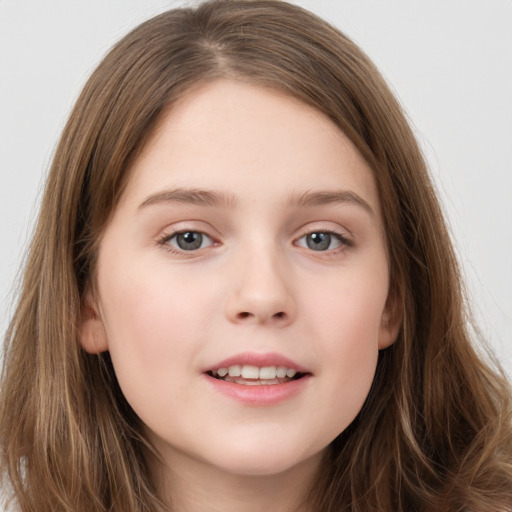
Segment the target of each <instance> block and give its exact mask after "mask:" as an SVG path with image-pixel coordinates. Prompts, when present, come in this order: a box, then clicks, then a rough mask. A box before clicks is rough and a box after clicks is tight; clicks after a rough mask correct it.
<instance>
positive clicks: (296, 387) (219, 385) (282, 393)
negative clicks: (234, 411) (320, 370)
mask: <svg viewBox="0 0 512 512" xmlns="http://www.w3.org/2000/svg"><path fill="white" fill-rule="evenodd" d="M203 377H204V378H205V379H206V380H207V382H208V384H210V385H211V386H212V387H213V388H214V389H215V390H216V391H218V392H219V393H221V394H223V395H224V396H227V397H229V398H233V399H235V400H237V401H239V402H242V403H244V404H247V405H252V406H270V405H275V404H278V403H280V402H284V401H285V400H289V399H291V398H293V397H294V396H296V395H297V394H299V393H300V392H301V391H302V390H303V389H304V388H305V387H306V386H307V385H308V383H309V381H310V380H311V378H312V375H311V374H308V375H304V376H303V377H301V378H300V379H297V380H291V381H289V382H286V383H284V384H273V385H268V384H267V385H265V384H264V385H261V386H246V385H244V384H236V383H235V382H226V381H223V380H219V379H216V378H214V377H211V376H210V375H208V374H207V373H203Z"/></svg>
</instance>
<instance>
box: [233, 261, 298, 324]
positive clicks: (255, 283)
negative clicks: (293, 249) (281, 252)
mask: <svg viewBox="0 0 512 512" xmlns="http://www.w3.org/2000/svg"><path fill="white" fill-rule="evenodd" d="M288 274H289V271H287V269H286V264H285V262H284V261H280V260H279V258H278V256H277V255H276V254H271V255H269V254H268V253H267V254H265V255H262V254H261V253H260V254H256V253H252V254H251V256H247V255H245V256H243V255H242V257H240V258H239V261H238V262H233V264H232V269H231V272H230V273H229V278H230V280H231V282H230V283H229V289H230V292H229V297H228V301H227V305H226V315H227V317H228V319H229V320H230V321H231V322H233V323H239V324H269V325H275V326H278V327H284V326H286V325H289V324H290V323H292V322H293V321H294V319H295V316H296V303H295V300H294V298H293V293H292V290H291V286H290V278H289V277H290V276H289V275H288Z"/></svg>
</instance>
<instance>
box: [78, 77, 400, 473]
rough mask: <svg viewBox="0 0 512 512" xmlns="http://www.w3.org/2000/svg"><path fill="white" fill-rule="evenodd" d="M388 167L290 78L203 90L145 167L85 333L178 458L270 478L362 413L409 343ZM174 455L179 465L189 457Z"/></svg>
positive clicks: (112, 235) (125, 206)
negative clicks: (392, 285)
mask: <svg viewBox="0 0 512 512" xmlns="http://www.w3.org/2000/svg"><path fill="white" fill-rule="evenodd" d="M388 280H389V274H388V260H387V252H386V244H385V236H384V233H383V226H382V218H381V213H380V205H379V198H378V194H377V190H376V185H375V183H374V179H373V176H372V172H371V170H370V168H369V167H368V165H367V164H366V163H365V161H364V160H363V158H362V157H361V155H360V154H359V153H358V152H357V151H356V149H355V148H354V146H353V145H352V144H351V143H350V141H349V140H348V139H347V138H346V137H345V136H344V135H343V133H341V132H340V130H339V129H338V128H337V127H336V126H335V125H334V124H333V123H332V122H331V121H330V120H329V119H328V118H327V117H325V116H324V115H323V114H321V113H319V112H317V111H316V110H314V109H312V108H311V107H309V106H306V105H304V104H302V103H300V102H298V101H297V100H295V99H293V98H291V97H289V96H287V95H285V94H283V93H281V92H278V91H275V90H271V89H265V88H261V87H258V86H254V85H249V84H242V83H239V82H234V81H228V80H223V81H217V82H214V83H211V84H208V85H204V86H201V87H199V88H196V89H193V90H191V91H189V93H188V94H187V95H185V96H184V97H183V98H182V99H181V100H180V101H179V102H178V103H177V104H176V105H174V106H173V108H172V110H170V112H169V113H168V114H167V115H166V117H165V118H163V120H162V122H161V124H160V127H159V129H158V130H157V133H156V134H155V135H154V136H153V138H152V139H151V140H150V142H149V143H148V145H147V146H146V148H145V149H144V151H143V153H142V154H141V156H140V157H139V158H138V160H137V161H136V162H135V164H134V166H133V169H132V172H131V175H130V180H129V183H128V185H127V188H126V190H125V192H124V194H123V196H122V198H121V200H120V202H119V204H118V206H117V207H116V210H115V212H114V215H113V218H112V220H111V222H110V223H109V225H108V226H107V228H106V230H105V232H104V235H103V237H102V240H101V244H100V248H99V255H98V264H97V272H96V282H95V293H94V294H93V293H90V294H89V295H88V296H87V299H86V303H85V307H84V309H85V310H86V314H84V319H83V322H82V326H81V333H80V338H81V342H82V345H83V346H84V348H85V349H86V350H88V351H89V352H100V351H103V350H108V351H109V352H110V354H111V357H112V361H113V365H114V368H115V371H116V375H117V378H118V380H119V384H120V386H121V388H122V391H123V393H124V394H125V396H126V399H127V400H128V402H129V403H130V404H131V406H132V407H133V409H134V410H135V412H136V413H137V414H138V415H139V417H140V418H141V420H142V421H143V423H144V425H145V428H146V430H147V432H148V435H149V437H150V438H151V440H152V441H153V442H154V443H155V445H156V446H157V448H158V449H159V450H160V451H161V453H162V457H163V459H164V460H166V461H173V460H184V459H190V460H194V461H196V462H197V463H199V464H208V465H210V466H215V467H216V468H218V469H219V470H224V471H227V472H230V473H236V474H245V475H269V474H274V473H277V472H281V471H286V470H287V469H290V468H293V467H294V466H297V465H299V464H301V463H304V461H308V460H313V459H314V458H315V457H317V456H319V455H320V454H321V453H322V452H323V451H324V450H325V448H326V447H327V446H328V444H329V443H330V442H331V441H332V440H333V439H334V438H335V437H336V436H337V435H338V434H339V433H341V432H342V431H343V430H344V429H345V428H346V427H347V426H348V425H349V424H350V423H351V421H352V420H353V419H354V417H355V416H356V415H357V413H358V412H359V410H360V409H361V407H362V405H363V402H364V400H365V398H366V396H367V394H368V391H369V389H370V385H371V383H372V379H373V376H374V372H375V367H376V362H377V355H378V351H379V349H381V348H384V347H386V346H388V345H389V344H391V343H392V342H393V341H394V339H395V337H396V330H397V326H396V323H397V322H396V321H394V320H393V317H392V316H393V315H392V314H391V311H392V309H393V308H392V307H391V305H390V303H391V300H390V299H388V288H389V282H388ZM171 463H172V462H171Z"/></svg>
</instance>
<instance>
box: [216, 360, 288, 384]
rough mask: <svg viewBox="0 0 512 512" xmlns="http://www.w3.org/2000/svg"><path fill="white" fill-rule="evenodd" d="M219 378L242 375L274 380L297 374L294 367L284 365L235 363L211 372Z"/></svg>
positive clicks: (249, 377) (243, 376) (254, 378)
mask: <svg viewBox="0 0 512 512" xmlns="http://www.w3.org/2000/svg"><path fill="white" fill-rule="evenodd" d="M213 373H214V374H216V375H218V376H219V377H221V378H224V377H226V376H229V377H242V378H243V379H252V380H269V381H270V380H274V379H276V378H278V379H284V378H285V377H288V378H289V379H291V378H293V377H294V376H295V375H296V374H297V370H295V369H294V368H286V366H263V367H261V368H259V367H257V366H252V365H248V364H245V365H239V364H235V365H232V366H230V367H228V368H226V367H222V368H219V369H218V370H216V371H214V372H213Z"/></svg>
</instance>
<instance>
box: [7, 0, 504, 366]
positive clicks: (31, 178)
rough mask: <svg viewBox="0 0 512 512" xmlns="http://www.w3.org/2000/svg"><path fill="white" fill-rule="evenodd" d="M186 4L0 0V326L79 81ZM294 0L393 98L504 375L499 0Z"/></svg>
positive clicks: (501, 24) (501, 23)
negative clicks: (127, 39) (331, 28)
mask: <svg viewBox="0 0 512 512" xmlns="http://www.w3.org/2000/svg"><path fill="white" fill-rule="evenodd" d="M186 3H187V2H184V1H163V0H82V1H79V0H46V1H42V0H40V1H38V0H0V239H1V241H2V243H1V250H0V332H1V333H3V332H4V331H5V329H6V328H7V322H8V318H9V317H10V315H11V314H12V301H13V292H14V290H15V284H14V283H15V279H16V276H17V272H18V269H19V267H20V264H21V261H22V255H23V253H24V250H25V248H26V246H27V244H28V241H29V240H30V233H31V227H32V225H33V222H34V219H35V216H36V208H37V205H38V199H39V195H40V190H41V187H42V184H43V181H44V175H45V173H46V171H47V168H48V165H49V162H50V160H51V157H52V153H53V150H54V147H55V145H56V142H57V139H58V136H59V133H60V131H61V129H62V127H63V125H64V122H65V120H66V117H67V115H68V113H69V111H70V109H71V106H72V104H73V101H74V100H75V99H76V97H77V95H78V92H79V90H80V88H81V86H82V85H83V84H84V82H85V80H86V78H87V76H88V75H89V74H90V72H91V71H92V69H93V68H94V67H95V65H96V64H97V63H98V61H99V60H100V58H101V56H102V55H103V54H104V53H105V52H106V51H107V50H108V48H109V47H110V46H111V45H112V44H113V43H114V42H115V41H117V40H118V39H119V38H120V37H121V36H122V35H124V34H125V33H126V32H127V31H128V30H129V29H130V28H132V27H133V26H135V25H137V24H138V23H140V22H141V21H143V20H144V19H146V18H148V17H150V16H152V15H153V14H156V13H158V12H161V11H163V10H165V9H168V8H171V7H177V6H182V5H184V4H186ZM295 3H297V4H299V5H302V6H304V7H306V8H308V9H310V10H312V11H313V12H316V13H317V14H319V15H321V16H322V17H324V18H326V19H328V20H329V21H331V22H332V23H333V24H335V25H336V26H337V27H338V28H340V29H341V30H342V31H344V32H345V33H347V34H348V35H349V36H351V37H352V38H353V39H355V40H356V42H358V43H359V44H360V45H361V46H362V47H363V49H364V50H365V51H366V52H367V53H368V54H369V56H370V57H371V58H372V59H373V60H374V61H375V62H376V64H377V65H378V66H379V68H380V69H381V71H382V72H383V74H384V76H385V77H386V79H387V80H388V82H389V83H390V85H391V87H392V88H393V90H394V91H395V92H396V94H397V96H398V97H399V99H400V101H401V102H402V104H403V105H404V107H405V109H406V111H407V112H408V114H409V116H410V118H411V120H412V124H413V126H414V128H415V131H416V133H417V136H418V139H419V140H420V144H421V146H422V148H423V150H424V152H425V154H426V156H427V158H428V161H429V164H430V168H431V171H432V174H433V176H434V179H435V181H436V184H437V187H438V189H439V193H440V196H441V200H442V203H443V205H444V208H445V211H446V213H447V216H448V219H449V223H450V225H451V228H452V232H453V236H454V240H455V243H456V247H457V252H458V254H459V257H460V260H461V263H462V265H463V269H464V273H465V275H466V278H467V284H468V291H469V294H470V296H471V298H472V300H473V307H474V313H475V316H476V318H477V321H478V323H479V324H480V327H481V329H482V331H483V333H484V335H485V336H486V338H487V339H488V340H489V341H490V343H491V345H492V346H493V347H494V349H495V351H496V352H497V354H498V356H499V358H500V359H501V360H502V362H503V364H504V366H505V368H506V369H507V371H508V372H509V373H510V374H511V375H512V201H511V193H512V30H510V27H511V26H512V0H485V1H484V0H450V1H446V0H428V1H427V0H387V1H382V0H316V1H314V0H298V1H296V2H295ZM188 4H190V5H193V4H194V2H188Z"/></svg>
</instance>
